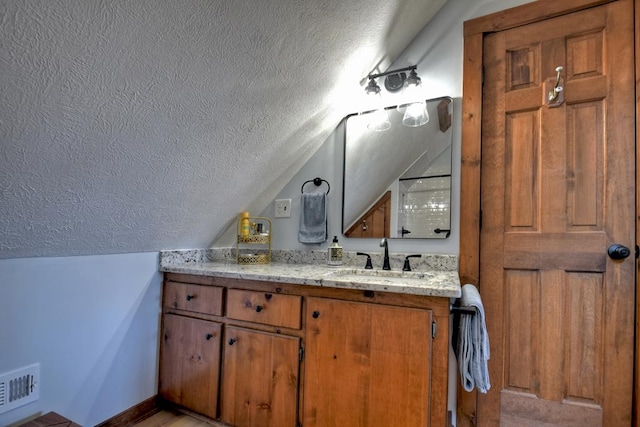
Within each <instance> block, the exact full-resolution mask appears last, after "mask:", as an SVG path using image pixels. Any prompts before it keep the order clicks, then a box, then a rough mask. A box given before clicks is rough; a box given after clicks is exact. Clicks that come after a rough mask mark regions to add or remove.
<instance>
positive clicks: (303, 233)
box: [298, 193, 327, 243]
mask: <svg viewBox="0 0 640 427" xmlns="http://www.w3.org/2000/svg"><path fill="white" fill-rule="evenodd" d="M298 241H299V242H300V243H323V242H326V241H327V193H302V198H301V199H300V229H299V230H298Z"/></svg>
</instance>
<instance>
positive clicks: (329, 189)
mask: <svg viewBox="0 0 640 427" xmlns="http://www.w3.org/2000/svg"><path fill="white" fill-rule="evenodd" d="M310 182H313V183H314V184H315V185H316V187H320V186H321V185H322V183H323V182H325V183H327V194H329V191H331V186H330V185H329V181H327V180H326V179H322V178H314V179H310V180H308V181H305V182H304V184H302V188H301V189H300V192H301V193H304V186H305V185H307V184H308V183H310Z"/></svg>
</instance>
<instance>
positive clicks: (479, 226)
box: [478, 209, 482, 230]
mask: <svg viewBox="0 0 640 427" xmlns="http://www.w3.org/2000/svg"><path fill="white" fill-rule="evenodd" d="M478 228H479V229H480V230H482V209H480V213H479V214H478Z"/></svg>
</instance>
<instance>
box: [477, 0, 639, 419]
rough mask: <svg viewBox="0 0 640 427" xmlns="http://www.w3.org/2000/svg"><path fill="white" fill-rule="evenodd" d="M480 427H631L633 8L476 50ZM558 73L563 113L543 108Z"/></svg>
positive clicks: (529, 30)
mask: <svg viewBox="0 0 640 427" xmlns="http://www.w3.org/2000/svg"><path fill="white" fill-rule="evenodd" d="M483 51H484V58H483V63H484V67H485V76H484V91H483V121H482V126H483V127H482V164H481V170H482V184H481V209H482V210H481V212H482V229H481V232H480V289H481V294H482V297H483V300H484V303H485V309H486V312H487V325H488V329H489V337H490V340H491V360H490V363H489V368H490V378H491V383H492V387H491V390H490V392H489V393H488V394H487V395H479V396H478V425H481V426H497V425H503V426H538V425H545V426H629V425H631V414H632V410H631V408H632V405H631V403H632V394H633V388H632V386H633V345H634V341H633V340H634V332H633V327H634V287H635V275H634V274H635V273H634V272H635V263H634V258H633V255H632V256H631V257H630V258H628V259H626V260H613V259H611V258H610V257H609V256H607V249H608V247H609V246H610V245H612V244H614V243H621V244H623V245H625V246H627V247H628V248H631V250H632V252H633V248H634V247H635V236H634V234H635V140H634V114H635V112H634V107H635V104H634V88H635V86H634V68H633V67H634V63H633V8H632V5H631V2H630V1H626V0H621V1H616V2H612V3H608V4H606V5H603V6H599V7H595V8H591V9H587V10H584V11H579V12H574V13H571V14H567V15H563V16H560V17H555V18H552V19H548V20H545V21H541V22H537V23H532V24H528V25H524V26H520V27H516V28H513V29H509V30H505V31H499V32H496V33H494V34H491V35H488V36H487V37H486V38H485V39H484V46H483ZM558 66H562V67H563V71H562V73H561V75H562V81H561V85H562V86H563V88H564V90H563V91H562V95H563V96H564V98H565V101H566V102H564V104H562V105H561V106H559V107H557V108H548V107H547V106H545V105H544V99H545V98H546V97H547V96H548V88H546V87H545V86H544V82H545V80H547V79H551V80H555V76H556V70H555V69H556V67H558Z"/></svg>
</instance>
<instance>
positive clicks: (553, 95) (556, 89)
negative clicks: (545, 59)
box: [549, 66, 563, 103]
mask: <svg viewBox="0 0 640 427" xmlns="http://www.w3.org/2000/svg"><path fill="white" fill-rule="evenodd" d="M562 70H563V68H562V66H559V67H556V73H558V74H557V76H556V83H555V84H554V85H553V90H550V91H549V103H552V102H554V101H556V100H557V99H558V96H560V92H562V89H563V87H562V86H560V72H561V71H562Z"/></svg>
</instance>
